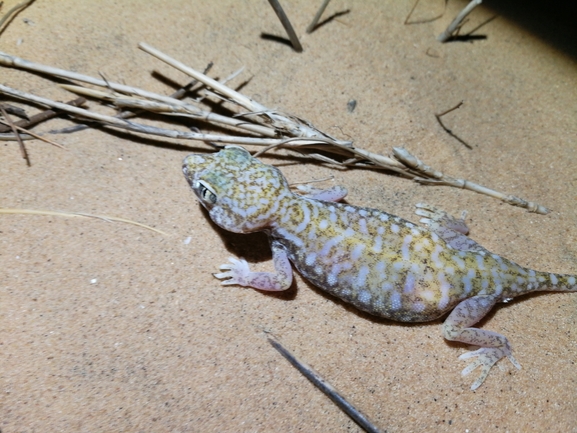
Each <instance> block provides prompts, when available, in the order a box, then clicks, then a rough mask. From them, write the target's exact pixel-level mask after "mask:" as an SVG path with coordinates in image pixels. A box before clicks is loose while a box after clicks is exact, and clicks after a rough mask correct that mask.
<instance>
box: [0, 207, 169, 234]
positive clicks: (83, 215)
mask: <svg viewBox="0 0 577 433" xmlns="http://www.w3.org/2000/svg"><path fill="white" fill-rule="evenodd" d="M0 214H25V215H52V216H64V217H81V218H96V219H101V220H103V221H108V222H111V221H116V222H121V223H126V224H132V225H134V226H138V227H142V228H145V229H147V230H152V231H153V232H156V233H160V234H161V235H164V236H168V233H165V232H163V231H162V230H159V229H155V228H154V227H150V226H147V225H146V224H142V223H139V222H136V221H132V220H129V219H125V218H117V217H110V216H102V215H91V214H87V213H79V212H60V211H53V210H36V209H13V208H0Z"/></svg>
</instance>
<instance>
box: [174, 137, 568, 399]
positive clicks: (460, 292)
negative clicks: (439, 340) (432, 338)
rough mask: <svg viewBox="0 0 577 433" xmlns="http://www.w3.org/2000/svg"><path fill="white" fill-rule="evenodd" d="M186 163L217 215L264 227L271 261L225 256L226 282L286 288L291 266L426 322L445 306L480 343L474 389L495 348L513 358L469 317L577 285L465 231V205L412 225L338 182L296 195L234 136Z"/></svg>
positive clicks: (454, 327)
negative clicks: (352, 197) (270, 267)
mask: <svg viewBox="0 0 577 433" xmlns="http://www.w3.org/2000/svg"><path fill="white" fill-rule="evenodd" d="M183 172H184V175H185V177H186V180H187V181H188V183H189V184H190V186H191V188H192V190H193V191H194V193H195V194H196V196H197V198H198V200H199V201H200V203H201V204H202V206H204V207H205V208H206V209H207V211H208V214H209V216H210V218H211V219H212V221H214V222H215V223H216V224H217V225H218V226H220V227H222V228H223V229H225V230H228V231H231V232H235V233H251V232H259V231H262V232H265V233H266V234H267V235H268V238H269V242H270V247H271V250H272V260H273V264H274V268H275V272H252V271H251V270H250V267H249V265H248V263H247V262H246V261H245V260H244V259H237V258H230V259H229V263H226V264H224V265H221V266H220V271H221V272H219V273H216V274H214V276H215V277H216V278H218V279H221V280H222V284H224V285H240V286H245V287H252V288H255V289H258V290H264V291H282V290H286V289H288V288H289V287H290V286H291V284H292V281H293V270H292V265H294V267H295V268H296V269H297V270H298V272H299V273H300V274H301V275H302V276H303V277H304V278H305V279H307V280H308V281H310V282H311V283H312V284H314V285H315V286H317V287H319V288H320V289H322V290H324V291H326V292H328V293H330V294H332V295H334V296H336V297H338V298H340V299H342V300H343V301H345V302H347V303H350V304H352V305H354V306H355V307H357V308H358V309H360V310H362V311H366V312H368V313H370V314H372V315H375V316H379V317H384V318H387V319H390V320H394V321H400V322H428V321H433V320H436V319H439V318H440V317H442V316H443V315H445V314H446V313H449V314H448V316H447V317H446V319H445V320H444V322H443V324H442V335H443V337H444V338H445V339H447V340H450V341H458V342H461V343H465V344H468V345H471V346H476V347H479V349H477V350H474V351H471V352H467V353H464V354H462V355H461V356H460V359H470V358H473V360H472V362H471V363H470V364H469V365H468V366H467V367H465V369H464V370H463V371H462V375H463V376H465V375H467V374H469V373H471V372H473V371H474V370H476V369H477V368H480V374H479V376H478V377H477V379H476V380H475V381H474V383H473V384H472V386H471V389H472V390H475V389H477V388H478V387H479V386H481V384H482V383H483V382H484V381H485V379H486V378H487V375H488V374H489V371H490V370H491V367H492V366H493V365H495V363H496V362H497V361H499V360H500V359H502V358H505V357H506V358H508V359H509V360H510V361H511V363H512V364H513V365H514V366H515V367H516V368H518V369H520V368H521V365H520V364H519V362H518V361H517V360H516V359H515V357H514V356H513V353H512V350H511V345H510V343H509V340H508V339H507V338H506V337H505V336H503V335H501V334H498V333H496V332H493V331H488V330H484V329H480V328H475V327H474V326H473V325H475V324H476V323H477V322H479V321H480V320H481V319H482V318H483V317H484V316H485V315H486V314H487V313H488V312H489V311H490V310H491V309H492V308H493V307H494V306H495V304H497V303H499V302H508V301H510V300H511V299H513V298H515V297H517V296H520V295H524V294H527V293H530V292H534V291H561V292H577V276H575V275H562V274H555V273H549V272H540V271H535V270H532V269H528V268H525V267H522V266H520V265H518V264H516V263H514V262H512V261H511V260H508V259H506V258H504V257H501V256H499V255H497V254H494V253H491V252H490V251H488V250H487V249H485V248H483V247H482V246H481V245H479V244H478V243H477V242H475V241H474V240H473V239H471V238H469V237H468V236H467V234H468V231H469V229H468V227H467V225H466V223H465V221H464V216H462V217H461V218H455V217H453V216H451V215H449V214H447V213H446V212H443V211H441V210H438V209H435V208H434V207H432V206H429V205H426V204H417V211H416V212H415V213H416V214H417V215H419V216H421V217H423V218H422V219H421V220H420V221H421V222H422V223H423V224H424V226H419V225H416V224H413V223H412V222H410V221H407V220H405V219H403V218H400V217H398V216H395V215H391V214H389V213H386V212H384V211H381V210H377V209H370V208H365V207H358V206H353V205H350V204H347V203H340V202H339V201H340V200H342V199H343V198H344V197H345V196H346V194H347V190H346V189H345V188H344V187H340V186H336V187H332V188H329V189H325V190H319V189H314V190H312V191H309V193H307V194H297V193H294V192H293V191H292V190H291V189H290V187H289V184H288V182H287V180H286V178H285V177H284V175H283V174H282V173H281V171H280V170H279V169H277V168H276V167H274V166H271V165H267V164H264V163H263V162H261V161H259V160H258V159H257V158H254V157H253V156H252V155H251V154H250V153H249V152H248V151H247V150H246V149H244V148H243V147H240V146H236V145H229V146H226V147H224V148H223V149H222V150H220V151H219V152H218V153H214V154H192V155H189V156H187V157H186V158H185V159H184V162H183ZM291 263H292V265H291Z"/></svg>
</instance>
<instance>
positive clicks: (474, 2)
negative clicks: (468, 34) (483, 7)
mask: <svg viewBox="0 0 577 433" xmlns="http://www.w3.org/2000/svg"><path fill="white" fill-rule="evenodd" d="M482 2H483V0H471V2H469V4H468V5H467V6H465V7H464V8H463V10H462V11H461V12H459V14H458V15H457V16H456V17H455V19H454V20H453V21H451V24H449V26H448V27H447V28H446V29H445V31H444V32H443V33H441V34H440V35H439V36H437V40H438V41H439V42H446V41H448V40H449V39H450V38H451V36H453V33H455V31H457V30H459V28H461V25H462V23H463V20H464V19H465V18H466V17H467V15H469V14H470V13H471V12H472V11H473V9H475V8H476V7H477V6H479V5H480V4H481V3H482Z"/></svg>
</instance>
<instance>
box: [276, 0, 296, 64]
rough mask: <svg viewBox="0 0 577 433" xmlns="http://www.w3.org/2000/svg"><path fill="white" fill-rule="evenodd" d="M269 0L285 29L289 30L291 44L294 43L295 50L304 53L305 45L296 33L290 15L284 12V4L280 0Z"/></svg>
mask: <svg viewBox="0 0 577 433" xmlns="http://www.w3.org/2000/svg"><path fill="white" fill-rule="evenodd" d="M268 2H269V3H270V5H271V6H272V8H273V9H274V11H275V13H276V16H277V17H278V19H279V20H280V22H281V23H282V25H283V27H284V29H285V31H286V32H287V34H288V37H289V39H290V41H291V44H292V45H293V48H294V49H295V51H296V52H297V53H302V52H303V47H302V45H301V43H300V41H299V38H298V37H297V34H296V33H295V30H294V29H293V26H292V24H291V23H290V21H289V19H288V17H287V16H286V14H285V13H284V10H283V8H282V6H281V5H280V3H279V2H278V0H268Z"/></svg>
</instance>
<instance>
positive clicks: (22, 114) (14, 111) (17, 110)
mask: <svg viewBox="0 0 577 433" xmlns="http://www.w3.org/2000/svg"><path fill="white" fill-rule="evenodd" d="M0 6H1V3H0ZM0 105H2V106H3V107H4V109H5V110H6V112H7V113H10V114H14V115H15V116H18V117H20V118H21V119H26V120H30V119H28V115H27V114H26V111H24V110H23V109H22V108H20V107H15V106H14V105H8V104H0Z"/></svg>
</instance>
